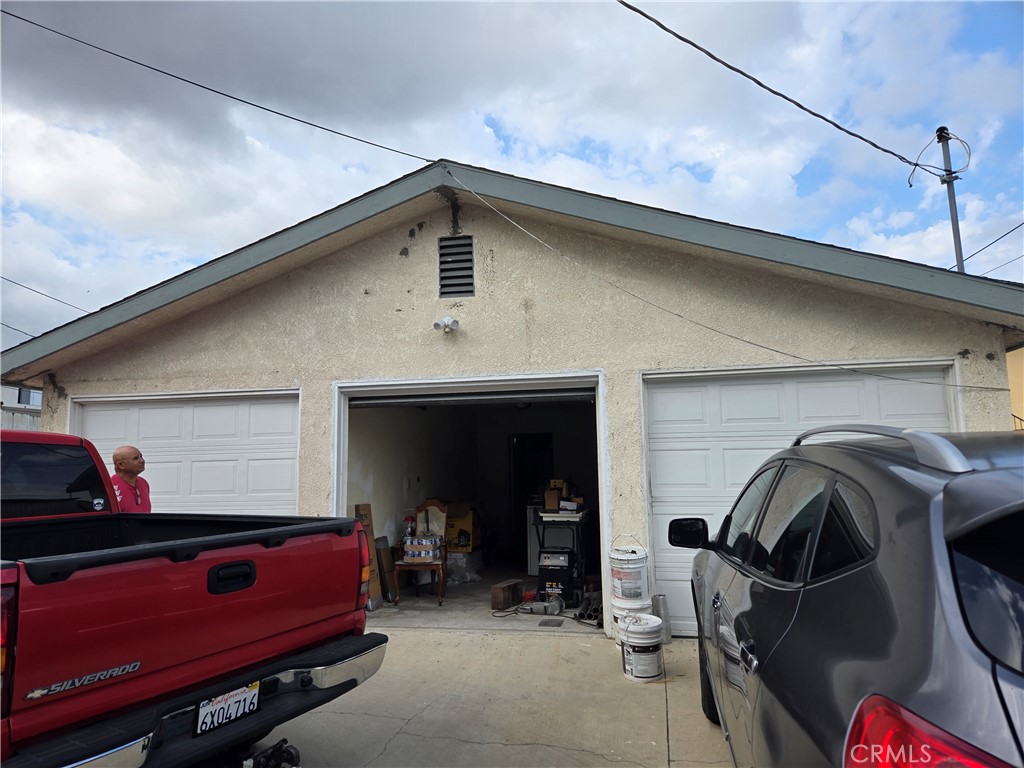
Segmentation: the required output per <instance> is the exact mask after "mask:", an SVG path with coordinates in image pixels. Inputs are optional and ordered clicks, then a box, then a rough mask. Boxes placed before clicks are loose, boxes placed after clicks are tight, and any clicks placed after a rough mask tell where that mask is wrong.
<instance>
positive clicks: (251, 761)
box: [242, 739, 299, 768]
mask: <svg viewBox="0 0 1024 768" xmlns="http://www.w3.org/2000/svg"><path fill="white" fill-rule="evenodd" d="M285 765H287V766H290V768H299V750H298V749H297V748H296V747H294V746H293V745H291V744H289V743H288V739H281V740H280V741H279V742H277V744H275V745H274V746H272V747H267V748H266V749H264V750H261V751H259V752H257V753H256V754H254V755H251V756H249V757H247V758H246V759H245V760H243V761H242V768H282V766H285Z"/></svg>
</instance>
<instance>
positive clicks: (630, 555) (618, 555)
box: [608, 547, 647, 560]
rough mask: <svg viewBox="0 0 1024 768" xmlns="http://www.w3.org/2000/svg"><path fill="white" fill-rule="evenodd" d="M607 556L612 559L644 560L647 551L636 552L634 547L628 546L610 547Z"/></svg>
mask: <svg viewBox="0 0 1024 768" xmlns="http://www.w3.org/2000/svg"><path fill="white" fill-rule="evenodd" d="M608 556H609V557H610V558H612V559H613V560H646V559H647V553H646V552H644V553H642V554H641V553H640V552H637V551H636V550H635V549H630V548H629V547H612V548H611V550H610V551H609V552H608Z"/></svg>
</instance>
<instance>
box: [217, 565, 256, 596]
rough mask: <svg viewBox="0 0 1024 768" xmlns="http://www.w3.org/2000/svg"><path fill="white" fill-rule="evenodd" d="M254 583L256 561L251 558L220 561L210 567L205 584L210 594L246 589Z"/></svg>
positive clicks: (223, 593)
mask: <svg viewBox="0 0 1024 768" xmlns="http://www.w3.org/2000/svg"><path fill="white" fill-rule="evenodd" d="M255 583H256V563H254V562H253V561H252V560H239V561H238V562H235V563H222V564H221V565H217V566H214V567H213V568H211V569H210V573H209V575H208V576H207V579H206V586H207V589H208V590H209V592H210V594H211V595H226V594H228V593H229V592H238V591H239V590H242V589H248V588H249V587H251V586H252V585H253V584H255Z"/></svg>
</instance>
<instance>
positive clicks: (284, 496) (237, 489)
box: [80, 394, 299, 515]
mask: <svg viewBox="0 0 1024 768" xmlns="http://www.w3.org/2000/svg"><path fill="white" fill-rule="evenodd" d="M80 418H81V434H83V435H85V436H86V437H88V438H89V439H90V440H92V441H93V443H95V444H96V447H97V449H98V450H99V452H100V455H101V456H102V457H103V458H104V460H105V461H106V462H107V466H108V469H110V470H112V469H113V466H112V465H111V455H112V454H113V451H114V449H115V448H117V447H118V446H119V445H125V444H129V445H134V446H137V447H138V448H139V450H141V451H142V455H143V456H145V458H146V473H145V475H144V477H145V478H146V479H147V480H148V481H149V484H150V488H151V491H152V498H153V511H154V512H218V513H221V512H237V513H239V514H268V515H270V514H273V515H294V514H297V512H296V499H297V493H296V489H297V483H298V469H297V460H298V444H299V441H298V431H299V400H298V396H297V395H294V394H288V395H268V396H261V397H252V396H247V397H211V398H196V399H166V400H165V399H161V400H145V401H133V402H103V403H87V404H83V405H82V410H81V413H80Z"/></svg>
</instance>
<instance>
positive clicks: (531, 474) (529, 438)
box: [502, 432, 554, 573]
mask: <svg viewBox="0 0 1024 768" xmlns="http://www.w3.org/2000/svg"><path fill="white" fill-rule="evenodd" d="M509 464H510V467H509V490H510V494H511V495H510V499H509V508H510V509H511V510H512V514H513V515H518V516H519V517H520V520H521V525H519V526H517V527H516V528H515V529H514V537H513V540H512V542H511V543H512V547H513V549H512V552H510V553H504V554H505V557H504V558H502V559H504V560H506V561H508V562H513V563H515V564H516V565H517V567H519V568H521V569H522V570H523V572H524V573H525V572H527V570H528V569H529V562H528V560H529V549H530V548H529V537H530V536H532V535H533V520H531V519H530V517H529V515H528V513H527V509H526V508H527V505H528V504H529V503H530V500H531V499H532V498H533V497H534V496H535V495H536V494H537V490H538V489H542V488H544V487H545V486H546V484H547V482H548V481H549V480H550V479H551V478H552V477H553V476H554V448H553V441H552V436H551V433H550V432H544V433H525V434H512V435H509Z"/></svg>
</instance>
